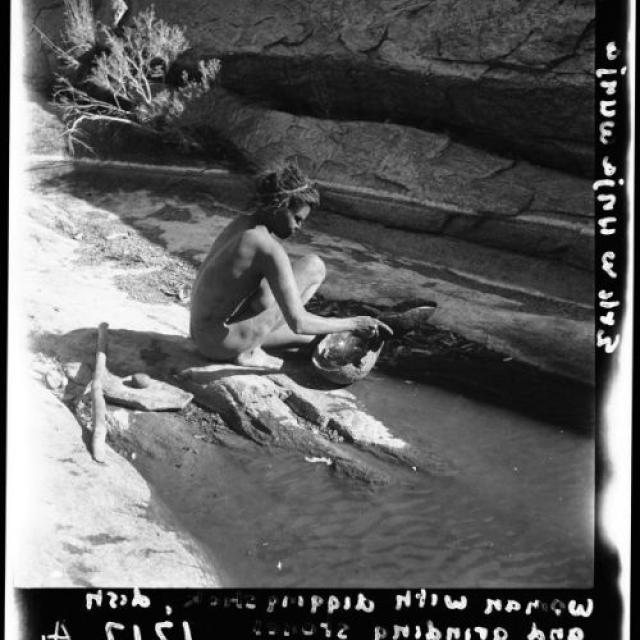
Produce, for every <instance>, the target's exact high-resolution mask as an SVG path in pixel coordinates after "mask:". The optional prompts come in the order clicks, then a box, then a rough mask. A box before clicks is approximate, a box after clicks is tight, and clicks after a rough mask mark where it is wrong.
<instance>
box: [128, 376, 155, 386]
mask: <svg viewBox="0 0 640 640" xmlns="http://www.w3.org/2000/svg"><path fill="white" fill-rule="evenodd" d="M131 382H132V383H133V386H134V387H135V388H136V389H146V388H147V387H149V386H150V385H151V383H152V380H151V377H150V376H148V375H147V374H146V373H134V374H133V375H132V376H131Z"/></svg>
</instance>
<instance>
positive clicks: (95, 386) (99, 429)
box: [91, 322, 109, 462]
mask: <svg viewBox="0 0 640 640" xmlns="http://www.w3.org/2000/svg"><path fill="white" fill-rule="evenodd" d="M108 331H109V325H108V324H107V323H106V322H102V323H100V326H99V327H98V341H97V347H96V367H95V370H94V372H93V381H92V383H91V423H92V425H93V435H92V438H91V452H92V454H93V458H94V460H95V461H96V462H105V460H106V437H107V422H106V405H105V401H104V393H103V390H102V385H103V381H104V377H105V372H106V370H107V338H108Z"/></svg>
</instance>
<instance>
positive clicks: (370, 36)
mask: <svg viewBox="0 0 640 640" xmlns="http://www.w3.org/2000/svg"><path fill="white" fill-rule="evenodd" d="M149 4H151V2H150V0H135V2H134V3H133V6H136V7H143V6H146V5H149ZM153 4H155V6H156V10H157V12H158V14H159V15H160V16H161V17H163V18H165V19H167V20H169V21H172V22H175V23H178V24H182V25H184V26H185V27H186V30H187V35H188V36H189V38H190V41H191V42H192V44H193V55H194V56H216V57H220V58H221V59H222V62H223V66H222V69H223V70H222V83H223V85H224V86H226V87H227V88H229V89H232V90H234V91H236V92H238V93H241V94H244V95H247V96H249V97H251V98H253V99H261V100H268V101H269V102H270V104H271V105H272V106H274V107H276V108H279V109H283V110H287V111H290V112H294V113H306V114H308V115H316V116H322V117H332V118H340V119H356V120H362V119H366V120H376V121H381V122H384V121H391V122H396V123H400V124H408V125H411V126H415V127H419V128H423V129H450V130H452V131H454V132H455V133H456V134H457V135H459V136H461V137H462V138H464V139H467V140H470V141H471V142H474V143H479V144H481V145H483V146H488V147H491V148H494V149H496V150H498V151H502V152H505V151H509V152H513V153H515V154H518V155H521V156H523V157H526V158H529V159H530V160H532V161H534V162H537V163H541V164H545V165H548V166H553V167H558V168H562V169H567V170H570V171H577V172H580V173H583V174H586V175H590V174H591V172H592V163H593V162H592V157H593V156H592V136H593V115H592V111H593V109H592V101H593V79H592V67H593V48H594V16H595V7H594V3H593V1H592V0H577V1H576V2H572V3H566V2H563V1H562V0H533V1H531V2H521V1H516V0H485V1H483V2H481V3H478V2H468V1H466V0H424V1H416V0H406V1H404V2H403V1H402V0H314V1H313V2H308V1H304V0H293V1H292V0H286V1H285V0H259V1H258V0H237V1H236V2H229V1H228V0H210V1H209V2H207V3H202V2H195V1H193V0H184V1H182V2H180V3H176V2H173V1H172V0H155V1H154V2H153Z"/></svg>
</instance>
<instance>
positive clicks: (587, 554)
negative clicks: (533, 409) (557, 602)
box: [142, 372, 594, 587]
mask: <svg viewBox="0 0 640 640" xmlns="http://www.w3.org/2000/svg"><path fill="white" fill-rule="evenodd" d="M352 390H353V391H354V392H355V393H356V395H357V396H358V398H359V399H360V400H361V402H362V403H363V405H364V406H365V407H366V408H367V410H368V411H369V412H370V413H372V414H373V415H374V416H376V417H377V418H378V419H380V420H382V421H383V422H385V424H387V425H388V427H389V428H390V429H391V430H392V431H393V432H394V433H395V434H397V435H399V436H401V437H403V438H404V439H406V440H408V441H409V442H410V443H412V444H414V445H415V446H417V447H419V448H428V449H430V450H434V451H435V452H437V453H438V454H439V455H440V456H441V457H444V458H447V459H448V460H450V461H451V462H452V464H453V466H454V468H455V471H454V473H453V474H452V475H450V476H430V475H425V474H418V473H416V474H415V475H413V476H409V479H407V476H406V474H404V473H403V474H399V477H398V479H397V481H396V482H394V483H392V484H391V485H390V486H384V487H375V488H367V487H364V486H362V485H360V484H358V483H356V482H354V481H353V480H348V479H344V478H338V477H335V476H333V475H332V473H331V472H330V471H329V469H328V468H327V467H326V466H325V465H324V464H322V463H309V462H306V461H305V460H304V456H303V455H302V454H299V453H291V452H285V451H281V450H278V449H272V450H268V449H264V448H259V447H256V449H255V452H254V453H252V454H248V453H247V452H241V453H240V452H234V451H233V450H228V449H224V448H221V447H213V446H212V447H210V448H211V450H212V451H211V452H210V457H209V458H208V459H207V465H209V468H210V469H211V474H210V477H208V476H207V475H204V476H203V475H202V473H199V474H198V475H196V476H194V477H193V478H191V480H189V481H185V479H184V478H183V479H182V480H181V481H172V480H171V474H170V473H166V472H163V471H162V470H161V469H158V468H157V466H155V467H154V466H153V465H149V464H145V463H144V461H143V462H142V466H143V467H144V468H143V469H142V470H143V472H144V473H145V475H147V477H148V478H149V480H150V481H151V482H152V483H153V484H154V486H155V487H156V489H157V490H158V493H159V495H160V497H161V499H162V500H163V501H164V502H165V503H166V504H167V505H168V506H169V507H170V508H171V509H172V511H173V512H174V513H175V514H176V516H177V517H178V518H179V519H180V521H181V522H182V524H183V526H185V528H187V529H188V530H189V531H190V532H191V533H192V534H194V535H195V536H196V537H197V538H198V539H199V540H200V541H201V542H203V543H204V544H205V545H206V546H207V547H208V548H209V549H210V550H211V551H212V553H213V555H214V557H215V558H216V560H217V562H218V564H219V566H220V567H221V569H222V570H223V572H224V574H226V576H227V580H228V581H229V583H230V585H229V586H253V587H260V586H273V587H278V586H280V587H293V586H298V587H301V586H307V587H312V586H313V587H320V586H333V587H352V586H353V587H356V586H358V587H360V586H370V587H393V586H429V587H445V586H446V587H551V586H556V587H557V586H563V587H570V586H571V587H587V586H589V585H590V584H591V581H592V571H593V569H592V564H593V541H592V538H593V494H594V445H593V438H592V437H591V436H589V435H581V434H576V433H573V432H570V431H567V430H564V429H563V426H562V425H555V426H553V425H549V424H545V423H540V422H535V421H533V420H529V419H526V418H523V417H522V416H519V415H517V414H514V413H512V412H509V411H506V410H502V409H498V408H495V407H493V406H491V405H487V404H482V403H479V402H477V401H475V400H470V399H468V398H465V397H463V396H460V395H456V394H454V393H449V392H446V391H443V390H441V389H437V388H432V387H427V386H421V385H418V384H408V383H405V382H403V381H402V380H395V379H389V378H387V377H384V376H382V375H381V374H377V373H375V372H374V373H373V374H372V375H370V376H369V377H368V378H367V379H365V380H363V381H361V382H359V383H358V384H357V385H356V386H354V387H353V388H352ZM154 468H155V471H153V469H154ZM150 469H151V471H150Z"/></svg>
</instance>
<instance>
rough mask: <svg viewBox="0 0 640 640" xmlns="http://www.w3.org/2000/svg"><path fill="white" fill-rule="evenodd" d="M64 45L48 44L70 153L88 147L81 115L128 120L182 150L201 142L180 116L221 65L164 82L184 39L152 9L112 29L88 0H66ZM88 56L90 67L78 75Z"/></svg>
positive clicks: (184, 46)
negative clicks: (177, 82) (58, 67)
mask: <svg viewBox="0 0 640 640" xmlns="http://www.w3.org/2000/svg"><path fill="white" fill-rule="evenodd" d="M63 42H64V46H65V47H66V48H65V49H59V48H57V47H56V49H58V50H57V51H56V50H55V49H54V51H55V53H56V55H57V56H58V58H59V59H60V60H61V62H62V63H63V64H62V73H61V74H60V75H59V76H58V79H57V85H56V89H55V91H54V102H55V103H57V104H58V105H59V106H60V107H61V108H62V115H63V120H64V122H65V124H66V135H67V142H68V146H69V150H70V152H71V153H72V154H73V153H74V152H75V148H76V145H78V144H79V145H81V146H83V147H85V148H86V149H87V150H89V151H92V149H91V147H90V145H89V144H88V143H87V142H86V141H85V140H84V139H83V134H82V124H83V122H86V121H87V120H100V121H117V122H120V123H128V124H130V125H131V126H133V127H138V128H142V129H144V130H146V131H153V132H156V133H159V134H160V135H161V136H162V137H163V139H165V140H166V141H167V142H170V143H172V144H178V145H180V146H181V147H183V148H197V147H198V146H199V145H198V144H197V143H196V142H195V141H194V140H193V139H192V138H191V137H190V136H189V134H188V131H187V130H186V128H185V127H184V126H182V125H181V123H180V117H181V115H182V114H183V112H184V110H185V106H186V104H187V103H188V102H190V101H193V100H195V99H197V98H200V97H202V96H203V95H204V94H205V93H206V92H208V91H209V90H210V89H211V87H212V83H213V81H214V80H215V78H216V76H217V74H218V72H219V70H220V62H219V60H215V59H211V60H208V61H204V60H201V61H200V62H199V65H198V73H197V74H196V77H195V78H189V77H188V75H187V74H186V72H184V73H183V76H182V85H181V86H179V87H170V86H168V85H167V84H166V82H165V80H166V73H167V71H168V69H169V68H170V66H171V65H172V64H173V63H174V62H175V61H176V59H177V58H178V56H180V55H181V54H182V53H184V52H185V51H186V50H187V49H188V48H189V42H188V40H187V38H186V36H185V34H184V32H183V30H182V29H181V28H180V27H178V26H175V25H169V24H167V23H166V22H165V21H164V20H162V19H159V18H157V17H156V14H155V9H154V7H153V6H151V7H149V8H147V9H145V10H144V11H142V12H140V13H139V14H138V15H136V16H135V17H134V18H133V19H132V21H131V24H130V25H129V26H124V27H121V28H119V29H118V30H117V32H116V30H114V29H113V28H111V27H108V26H106V25H102V24H99V23H96V21H95V19H94V17H93V13H92V9H91V3H90V0H65V27H64V33H63ZM98 42H99V43H100V45H99V46H98V44H97V43H98ZM87 57H89V60H90V63H89V65H88V72H86V73H84V74H83V73H79V72H78V69H83V68H84V69H86V68H87Z"/></svg>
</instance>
